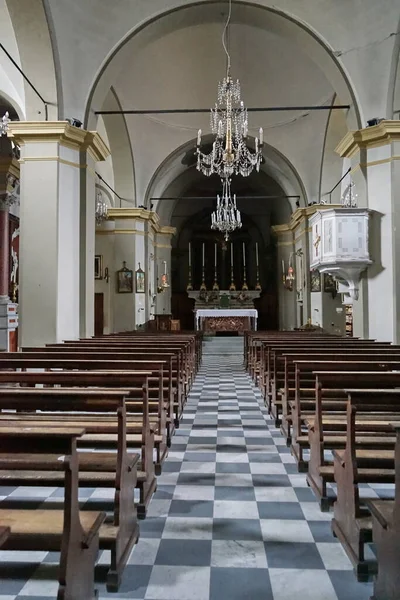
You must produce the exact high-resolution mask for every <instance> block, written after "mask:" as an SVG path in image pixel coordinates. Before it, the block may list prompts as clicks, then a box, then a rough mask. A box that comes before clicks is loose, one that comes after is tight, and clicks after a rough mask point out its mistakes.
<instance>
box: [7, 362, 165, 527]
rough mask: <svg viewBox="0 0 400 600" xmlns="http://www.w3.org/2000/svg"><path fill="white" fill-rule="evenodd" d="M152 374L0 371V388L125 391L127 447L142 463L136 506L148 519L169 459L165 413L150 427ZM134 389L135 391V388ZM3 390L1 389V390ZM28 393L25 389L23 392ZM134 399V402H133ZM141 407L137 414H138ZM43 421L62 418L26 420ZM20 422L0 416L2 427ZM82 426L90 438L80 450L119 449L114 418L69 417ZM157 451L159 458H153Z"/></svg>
mask: <svg viewBox="0 0 400 600" xmlns="http://www.w3.org/2000/svg"><path fill="white" fill-rule="evenodd" d="M152 375H153V373H152V372H151V371H149V372H143V373H138V372H136V371H135V372H133V371H109V372H107V371H99V372H96V371H40V372H37V371H36V372H35V371H32V372H27V371H0V386H1V385H4V384H8V385H10V384H18V385H20V386H29V387H32V386H33V387H35V386H37V385H44V386H46V388H47V387H48V386H70V387H77V388H84V389H86V388H89V387H106V388H108V387H111V388H119V389H121V388H122V389H123V390H125V394H126V398H127V399H126V402H125V405H126V407H127V411H128V412H127V445H128V447H129V448H135V449H137V450H138V451H139V452H140V457H141V461H140V464H139V465H138V469H139V470H138V478H137V487H138V488H139V492H140V498H139V503H138V505H137V512H138V516H139V518H141V519H143V518H145V516H146V512H147V508H148V505H149V503H150V500H151V498H152V495H153V494H154V492H155V489H156V485H157V483H156V475H159V474H160V473H161V470H162V464H163V461H164V458H165V456H166V451H167V448H166V441H165V436H164V437H163V436H162V435H160V434H158V433H157V431H158V430H159V429H161V430H163V428H165V423H164V422H165V413H161V415H160V422H161V425H160V424H159V423H158V422H157V423H153V424H151V419H150V416H149V412H148V389H147V386H146V382H147V380H148V378H149V377H151V376H152ZM133 386H135V387H133ZM1 389H2V388H1V387H0V390H1ZM24 389H25V388H24ZM134 399H135V400H134ZM137 404H139V406H138V409H139V410H138V411H137V412H136V414H135V410H136V408H137ZM30 417H31V418H34V419H36V420H38V419H41V420H43V421H44V422H49V423H51V420H55V421H56V422H58V419H59V415H58V414H56V415H52V414H49V413H47V414H46V415H41V414H38V413H35V414H33V415H25V418H30ZM12 418H15V419H21V418H22V415H21V414H20V413H19V414H18V415H10V414H2V413H1V412H0V423H1V421H2V420H5V419H12ZM69 419H70V420H71V419H74V421H75V422H78V423H79V424H82V423H83V424H84V425H85V427H86V429H87V435H86V436H84V437H82V438H81V439H80V440H79V444H78V445H79V446H81V447H86V446H88V445H92V446H93V445H95V446H96V447H99V448H102V449H104V448H107V449H115V448H116V447H117V442H118V437H117V433H118V430H117V426H116V423H115V419H114V418H112V417H111V418H110V417H108V416H105V415H101V416H99V415H96V417H95V420H92V421H91V422H88V420H87V419H86V420H82V417H81V416H80V415H75V416H73V415H69ZM154 449H155V450H156V456H155V457H153V454H154Z"/></svg>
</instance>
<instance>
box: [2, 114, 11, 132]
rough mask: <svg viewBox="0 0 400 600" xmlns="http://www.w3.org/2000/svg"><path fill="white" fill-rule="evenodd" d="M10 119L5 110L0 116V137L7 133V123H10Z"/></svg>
mask: <svg viewBox="0 0 400 600" xmlns="http://www.w3.org/2000/svg"><path fill="white" fill-rule="evenodd" d="M10 121H11V119H10V114H9V112H8V111H7V112H6V113H5V115H3V117H2V118H1V122H0V137H1V136H2V135H7V131H8V124H9V123H10Z"/></svg>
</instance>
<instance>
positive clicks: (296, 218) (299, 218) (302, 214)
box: [271, 204, 343, 236]
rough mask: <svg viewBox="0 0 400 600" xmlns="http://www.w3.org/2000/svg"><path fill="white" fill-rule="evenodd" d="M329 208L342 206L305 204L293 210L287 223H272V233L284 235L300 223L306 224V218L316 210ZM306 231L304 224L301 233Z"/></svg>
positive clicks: (296, 227) (292, 230)
mask: <svg viewBox="0 0 400 600" xmlns="http://www.w3.org/2000/svg"><path fill="white" fill-rule="evenodd" d="M331 208H343V207H342V205H341V204H313V205H312V206H306V207H304V208H298V209H297V210H295V211H294V213H293V214H292V216H291V219H290V221H289V223H283V224H282V225H273V226H272V227H271V231H272V233H274V234H275V235H277V236H280V235H285V234H288V233H291V232H294V231H296V229H298V227H300V225H304V226H305V225H306V220H307V219H308V218H309V217H311V215H313V214H314V213H316V212H317V211H318V210H328V209H331ZM306 231H308V230H307V228H306V226H305V227H304V230H303V232H302V233H304V232H306Z"/></svg>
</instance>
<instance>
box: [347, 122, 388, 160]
mask: <svg viewBox="0 0 400 600" xmlns="http://www.w3.org/2000/svg"><path fill="white" fill-rule="evenodd" d="M396 141H397V142H398V141H400V121H389V120H383V121H381V122H380V123H378V125H373V126H372V127H364V128H363V129H358V130H357V131H348V132H347V133H346V135H345V136H344V138H343V139H342V140H341V141H340V142H339V144H338V145H337V147H336V148H335V152H337V154H339V156H340V157H341V158H352V157H353V156H355V155H356V154H357V153H358V152H359V151H360V149H361V148H367V149H368V148H376V147H378V146H386V145H387V144H390V143H391V142H396Z"/></svg>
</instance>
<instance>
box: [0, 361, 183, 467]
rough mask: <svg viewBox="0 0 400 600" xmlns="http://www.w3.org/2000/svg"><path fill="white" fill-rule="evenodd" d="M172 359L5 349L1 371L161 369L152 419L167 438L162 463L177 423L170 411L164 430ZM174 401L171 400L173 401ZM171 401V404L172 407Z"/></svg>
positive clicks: (162, 450) (161, 433)
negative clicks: (42, 353) (27, 354)
mask: <svg viewBox="0 0 400 600" xmlns="http://www.w3.org/2000/svg"><path fill="white" fill-rule="evenodd" d="M169 366H170V365H169V363H167V361H161V360H159V361H154V360H152V361H145V360H143V361H141V360H122V359H121V360H115V359H114V358H113V359H110V358H105V357H104V355H102V356H101V359H99V360H97V359H96V360H94V359H93V358H92V357H90V356H89V358H86V359H85V358H84V359H82V360H77V359H74V358H71V357H68V358H66V359H61V358H60V357H59V356H58V355H57V353H55V354H51V353H49V354H48V355H47V358H40V355H39V354H37V353H36V354H35V355H34V357H32V354H31V355H30V358H23V353H22V352H14V353H13V352H8V353H7V352H3V353H1V354H0V372H1V369H4V370H10V369H24V370H28V369H29V370H31V369H44V370H53V369H62V370H75V369H76V370H78V371H99V370H102V371H143V370H146V371H148V370H150V371H152V372H153V371H154V372H158V375H157V377H158V382H159V383H158V391H159V404H158V406H159V410H158V411H157V412H156V413H155V414H154V415H152V416H151V421H152V423H153V425H154V423H156V424H157V427H158V429H157V430H155V433H156V434H157V433H158V434H159V435H161V436H163V442H162V444H161V446H160V447H159V450H158V452H159V454H160V455H159V458H158V462H160V464H161V463H162V462H163V460H164V459H165V457H166V455H167V453H168V446H169V445H170V443H171V436H172V432H173V423H171V419H170V417H169V416H168V415H167V417H166V424H165V427H166V429H165V430H164V429H163V427H164V418H163V415H162V413H163V410H164V409H163V408H162V406H163V390H164V388H165V386H166V385H167V384H166V383H164V382H165V379H166V377H167V375H166V368H168V369H169ZM170 404H171V403H170ZM170 404H169V407H170Z"/></svg>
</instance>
